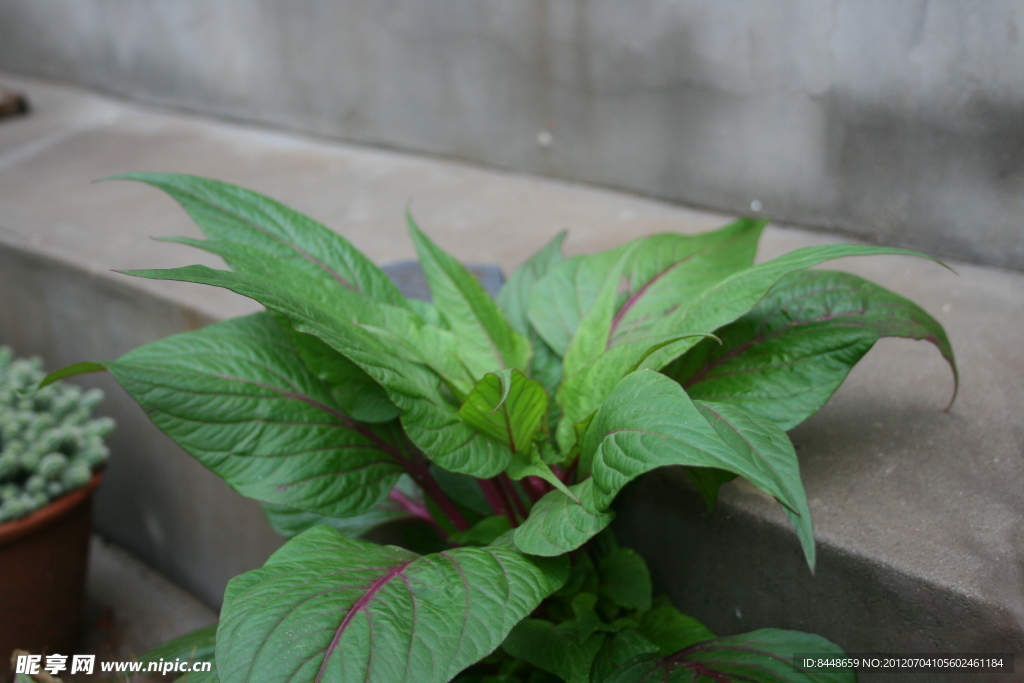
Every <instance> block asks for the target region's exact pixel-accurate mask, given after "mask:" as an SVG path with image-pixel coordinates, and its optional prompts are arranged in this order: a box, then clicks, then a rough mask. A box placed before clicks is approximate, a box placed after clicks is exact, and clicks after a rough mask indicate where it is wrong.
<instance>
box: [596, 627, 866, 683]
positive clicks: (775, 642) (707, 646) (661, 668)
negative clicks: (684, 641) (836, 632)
mask: <svg viewBox="0 0 1024 683" xmlns="http://www.w3.org/2000/svg"><path fill="white" fill-rule="evenodd" d="M798 653H807V654H811V653H818V654H822V655H825V656H831V657H836V656H838V657H841V656H843V651H842V649H840V648H839V647H838V646H836V645H835V644H833V643H831V642H829V641H827V640H825V639H824V638H822V637H820V636H815V635H811V634H809V633H800V632H798V631H782V630H778V629H770V628H766V629H761V630H759V631H752V632H750V633H745V634H743V635H738V636H728V637H725V638H716V639H714V640H707V641H704V642H701V643H697V644H695V645H691V646H689V647H687V648H686V649H684V650H681V651H679V652H677V653H675V654H673V655H671V656H669V657H665V658H662V657H661V656H660V655H648V656H646V657H644V656H641V657H636V658H634V659H632V660H629V661H627V662H626V663H624V664H622V665H621V666H619V667H618V668H617V669H616V670H615V671H614V672H612V673H611V674H610V675H608V676H605V677H604V678H601V679H595V681H594V683H641V682H644V683H646V682H648V681H659V683H661V682H664V683H684V682H685V683H744V682H745V683H749V682H751V681H756V682H757V683H853V682H854V681H856V680H857V677H856V673H855V672H854V671H853V670H852V669H845V670H841V669H803V668H796V667H794V666H793V655H794V654H798Z"/></svg>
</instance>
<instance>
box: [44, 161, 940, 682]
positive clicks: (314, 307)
mask: <svg viewBox="0 0 1024 683" xmlns="http://www.w3.org/2000/svg"><path fill="white" fill-rule="evenodd" d="M123 177H125V178H129V179H134V180H139V181H142V182H145V183H149V184H150V185H153V186H155V187H157V188H160V189H162V190H164V191H166V192H167V193H169V194H170V195H171V196H172V197H173V198H174V199H176V200H177V201H178V202H180V203H181V205H182V206H183V207H184V208H185V210H186V211H188V213H189V214H191V216H192V217H193V218H194V219H195V220H196V222H197V223H198V224H199V226H200V228H202V230H203V232H204V233H205V234H206V236H207V238H208V240H206V241H200V240H193V239H184V238H182V239H177V240H176V241H179V242H184V243H186V244H190V245H193V246H195V247H198V248H200V249H204V250H206V251H209V252H212V253H214V254H217V255H219V256H221V257H223V259H224V261H225V262H226V263H227V264H228V266H229V268H230V270H217V269H213V268H208V267H205V266H188V267H184V268H177V269H171V270H150V271H131V272H129V274H131V275H135V276H139V277H147V278H155V279H163V280H180V281H189V282H198V283H203V284H208V285H213V286H217V287H224V288H227V289H230V290H233V291H235V292H237V293H239V294H242V295H244V296H247V297H250V298H252V299H255V300H256V301H258V302H260V303H261V304H263V305H264V306H265V307H266V309H267V310H266V311H265V312H263V313H258V314H255V315H250V316H246V317H242V318H236V319H233V320H228V321H226V322H222V323H218V324H215V325H211V326H209V327H207V328H205V329H201V330H197V331H191V332H185V333H182V334H178V335H174V336H171V337H168V338H166V339H163V340H160V341H157V342H154V343H151V344H148V345H145V346H142V347H140V348H138V349H136V350H134V351H132V352H130V353H128V354H127V355H125V356H123V357H122V358H120V359H118V360H115V361H110V362H105V363H86V364H82V365H79V366H72V367H70V368H67V369H65V370H64V371H62V372H60V373H57V374H56V375H54V377H55V378H56V377H60V376H66V375H69V374H73V373H75V372H84V371H93V370H98V369H104V368H105V369H107V370H109V371H110V372H111V373H112V374H113V376H114V377H115V378H116V379H117V380H118V381H119V382H120V383H121V385H122V386H124V388H125V389H126V390H127V391H128V392H129V393H130V394H131V395H132V396H133V397H134V398H135V399H136V400H137V401H138V402H139V403H140V404H141V405H142V407H143V408H144V409H145V410H146V412H147V413H148V415H149V416H150V417H151V418H152V419H153V421H154V422H155V423H156V424H157V425H158V426H159V427H160V428H161V429H162V430H163V431H164V432H166V433H167V434H168V435H169V436H171V437H172V438H173V439H175V440H176V441H177V442H178V443H179V444H180V445H181V446H182V447H183V448H184V449H185V450H186V451H188V452H189V453H191V454H192V455H193V456H195V457H196V458H197V459H198V460H199V461H201V462H202V463H203V464H204V465H206V466H207V467H208V468H210V469H211V470H212V471H213V472H215V473H216V474H218V475H219V476H221V477H223V478H224V480H225V481H226V482H227V483H228V484H230V485H231V486H232V487H233V488H234V489H235V490H236V491H238V492H240V493H242V494H243V495H246V496H250V497H252V498H255V499H257V500H260V501H263V503H264V504H265V505H266V509H267V512H268V516H269V517H270V519H271V521H272V523H274V524H275V526H276V527H277V528H278V529H279V530H281V531H282V532H283V533H285V534H286V535H288V536H291V537H292V538H291V539H290V540H289V541H288V542H287V543H286V544H285V545H284V547H282V548H281V549H280V550H279V551H278V552H276V553H275V554H274V555H272V556H271V557H270V559H269V560H268V561H267V563H266V565H265V566H264V567H263V568H261V569H257V570H255V571H251V572H247V573H245V574H242V575H241V576H239V577H237V578H235V579H233V580H232V581H231V582H230V583H229V585H228V588H227V591H226V593H225V596H224V605H223V609H222V611H221V619H220V623H219V625H218V626H217V627H216V628H215V629H207V630H205V631H202V632H197V633H194V634H190V635H189V636H187V637H186V638H184V639H183V640H181V641H176V642H172V643H170V644H168V645H166V646H164V647H162V648H161V649H160V650H159V651H158V652H156V653H153V654H152V655H151V658H156V659H159V660H163V661H164V662H176V663H178V664H180V666H179V668H174V669H172V670H173V671H175V672H182V671H186V670H188V666H187V665H186V662H188V661H189V660H190V659H191V658H199V659H206V660H209V661H212V662H215V667H213V669H212V671H210V672H206V673H202V672H200V673H194V674H189V675H190V678H189V680H191V681H195V680H217V679H218V678H219V680H221V681H223V682H224V683H228V682H231V681H248V680H259V681H357V680H358V681H375V682H380V683H391V682H393V681H410V682H411V681H415V682H417V683H431V682H438V683H441V682H443V681H448V680H453V679H454V680H457V681H463V682H465V683H470V682H474V683H499V682H504V683H513V682H517V681H518V682H519V683H542V682H548V681H566V682H567V683H586V682H591V683H631V682H637V681H649V680H658V681H677V680H679V681H682V680H687V681H690V680H694V681H697V680H699V681H718V682H721V681H754V680H756V681H763V680H764V681H767V680H771V681H777V680H785V681H818V680H829V681H845V680H852V678H853V676H854V674H853V672H851V671H850V670H849V669H828V670H822V671H818V670H811V669H802V668H799V667H796V668H794V666H793V661H792V655H793V654H794V653H822V654H824V655H826V656H831V655H837V654H841V652H842V651H841V650H840V649H839V648H838V647H837V646H836V645H834V644H833V643H830V642H829V641H827V640H826V639H824V638H821V637H818V636H815V635H811V634H805V633H797V632H792V631H784V630H776V629H762V630H758V631H755V632H752V633H747V634H740V635H728V636H722V637H718V636H716V635H715V634H713V633H711V632H710V631H709V630H708V629H707V628H706V627H704V626H703V625H702V624H700V623H699V622H697V621H696V620H695V619H693V618H691V617H689V616H687V615H685V614H682V613H681V612H679V611H678V610H677V609H676V608H675V607H674V606H673V605H671V604H669V603H668V602H666V601H664V600H663V599H659V598H655V597H654V596H652V587H651V581H650V576H649V573H648V571H647V567H646V565H645V564H644V561H643V559H642V558H641V557H640V556H639V555H638V554H637V553H635V552H634V551H632V550H630V549H629V548H626V547H622V546H619V545H618V543H617V542H616V539H615V537H614V534H613V533H612V532H611V531H610V530H609V524H610V523H611V521H612V519H613V517H614V516H615V511H614V505H613V504H614V501H615V497H616V494H617V493H618V492H619V491H620V490H621V489H622V488H623V487H624V486H626V485H627V484H628V483H629V482H630V481H631V480H633V479H634V478H636V477H638V476H640V475H642V474H644V473H646V472H649V471H651V470H653V469H656V468H659V467H664V466H677V467H682V468H685V470H686V472H687V473H688V474H689V475H690V478H691V479H692V480H693V483H694V485H695V486H696V488H697V490H698V491H699V492H700V494H702V495H703V496H704V498H705V499H706V501H707V503H708V505H709V506H710V505H713V504H714V502H715V499H716V496H717V492H718V488H719V486H720V485H722V484H723V483H724V482H727V481H729V480H730V479H732V478H734V477H737V476H741V477H744V478H746V479H747V480H748V481H749V482H751V483H752V484H753V485H755V486H757V487H758V488H760V489H761V490H763V491H765V492H767V493H769V494H770V495H772V496H773V497H775V498H776V499H777V500H778V501H779V502H780V504H782V506H783V507H784V509H785V511H786V513H787V514H788V515H789V517H790V519H791V520H792V521H793V524H794V527H795V530H796V533H797V536H798V538H799V540H800V543H801V544H802V547H803V550H804V554H805V556H806V559H807V562H808V564H809V565H810V566H811V567H812V568H813V566H814V562H815V549H814V537H813V530H812V523H811V516H810V511H809V508H808V503H807V498H806V496H805V494H804V490H803V486H802V484H801V481H800V474H799V464H798V462H797V458H796V454H795V452H794V449H793V446H792V444H791V443H790V441H789V439H788V437H787V436H786V432H785V430H786V429H789V428H791V427H793V426H795V425H796V424H798V423H800V422H801V421H802V420H804V419H806V418H807V417H808V416H809V415H811V414H812V413H814V412H815V411H816V410H817V409H818V408H820V407H821V406H822V405H823V404H824V403H825V401H826V400H827V399H828V398H829V396H830V395H831V394H832V393H833V392H834V391H835V389H836V388H837V387H838V386H839V384H840V383H841V382H842V380H843V379H844V378H845V376H846V374H847V373H848V372H849V370H850V368H851V367H852V366H853V365H854V364H855V363H856V362H857V361H858V360H859V359H860V357H861V356H863V355H864V353H866V352H867V350H868V349H869V348H870V347H871V346H872V344H873V343H874V342H875V341H876V340H877V339H878V338H880V337H883V336H898V337H906V338H910V339H923V340H928V341H930V342H931V343H933V344H934V345H935V346H936V347H938V349H939V351H940V352H941V353H942V355H943V356H944V357H945V358H946V359H947V360H948V361H949V363H950V365H951V366H952V367H953V368H954V377H955V365H954V360H953V352H952V350H951V348H950V345H949V341H948V340H947V338H946V335H945V332H944V331H943V329H942V327H941V326H940V325H939V324H938V323H937V322H936V321H935V320H934V319H933V318H932V317H931V316H929V315H928V314H927V313H926V312H925V311H923V310H922V309H920V308H919V307H917V306H916V305H914V304H912V303H910V302H909V301H906V300H905V299H903V298H901V297H900V296H899V295H897V294H895V293H893V292H890V291H887V290H885V289H883V288H882V287H879V286H878V285H874V284H872V283H870V282H866V281H865V280H862V279H861V278H859V277H856V276H854V275H849V274H845V273H838V272H831V271H825V270H807V268H809V267H810V266H814V265H817V264H820V263H822V262H824V261H827V260H829V259H833V258H838V257H842V256H866V255H880V254H914V255H919V254H915V252H910V251H906V250H903V249H890V248H884V247H875V246H857V245H829V246H822V247H811V248H806V249H800V250H797V251H794V252H792V253H790V254H786V255H784V256H781V257H779V258H776V259H773V260H771V261H768V262H766V263H762V264H758V265H754V264H753V259H754V253H755V250H756V247H757V241H758V237H759V235H760V233H761V230H762V228H763V226H764V223H763V222H762V221H753V220H739V221H737V222H735V223H733V224H731V225H728V226H726V227H724V228H722V229H720V230H717V231H714V232H710V233H705V234H701V235H692V236H685V235H673V234H662V235H654V236H651V237H644V238H640V239H636V240H633V241H631V242H629V243H627V244H625V245H623V246H621V247H618V248H615V249H611V250H609V251H605V252H601V253H598V254H594V255H589V256H577V257H573V258H565V257H564V256H563V255H562V253H561V249H560V245H561V241H562V238H563V237H564V235H560V236H559V237H557V238H555V240H554V241H553V242H552V243H550V244H549V245H547V246H546V247H545V248H544V249H542V250H541V251H540V252H539V253H538V254H537V255H536V256H534V257H533V258H531V259H530V260H529V261H527V262H526V263H525V264H524V265H523V266H522V267H521V268H520V269H519V270H518V271H516V272H515V273H514V274H513V275H512V276H511V277H510V279H509V280H508V282H507V283H505V285H504V287H503V288H502V290H501V291H500V293H499V295H498V296H497V298H496V300H495V299H492V298H491V297H490V296H489V295H488V294H487V293H486V292H485V291H484V289H483V288H482V287H481V285H480V284H479V282H478V281H477V280H476V279H474V278H473V276H472V275H471V274H470V273H469V272H468V271H467V270H466V269H465V268H464V267H463V266H462V265H460V264H459V263H458V262H457V261H456V260H455V259H454V258H453V257H451V256H450V255H448V254H447V253H445V252H444V251H442V250H441V249H440V248H439V247H438V246H437V245H435V244H434V243H433V242H432V241H431V240H430V239H428V238H427V237H426V235H424V234H423V233H422V232H421V231H420V230H419V229H418V228H417V227H416V225H415V224H414V223H413V221H412V219H411V217H410V219H409V229H410V234H411V237H412V240H413V242H414V243H415V246H416V249H417V250H418V252H419V257H420V261H421V263H422V266H423V270H424V272H425V274H426V278H427V281H428V283H429V285H430V289H431V292H432V295H433V302H432V303H426V302H422V301H416V300H410V299H406V298H405V297H404V296H402V294H401V293H400V292H399V291H398V289H397V288H396V287H395V286H394V284H393V283H392V282H391V281H390V280H389V279H388V278H387V277H386V276H385V275H384V273H383V272H382V271H380V270H379V269H378V268H377V267H376V266H375V265H374V264H373V263H371V262H370V261H369V260H368V259H367V258H365V257H364V256H363V255H362V254H361V253H360V252H358V251H357V250H356V249H355V248H354V247H353V246H352V245H351V244H349V243H348V242H347V241H346V240H345V239H344V238H342V237H341V236H339V235H338V234H336V233H334V232H332V231H330V230H328V229H327V228H325V227H323V226H321V225H319V224H317V223H315V222H314V221H312V220H311V219H309V218H307V217H305V216H302V215H301V214H298V213H296V212H295V211H292V210H291V209H289V208H287V207H285V206H283V205H281V204H279V203H277V202H275V201H273V200H271V199H268V198H266V197H263V196H260V195H257V194H254V193H252V192H248V191H246V190H243V189H241V188H238V187H234V186H230V185H226V184H223V183H218V182H215V181H211V180H206V179H202V178H196V177H189V176H180V175H159V174H134V175H129V176H123ZM384 523H390V525H391V531H392V532H395V530H396V529H403V531H402V533H401V538H402V546H403V547H399V546H395V545H390V546H389V545H378V544H376V543H373V542H371V541H369V540H365V539H363V538H361V537H363V536H364V535H367V534H368V533H369V534H370V535H371V536H372V533H373V532H372V530H374V529H375V528H377V527H379V526H380V525H382V524H384ZM417 524H418V526H417ZM403 525H405V526H403ZM197 653H198V654H197ZM178 664H176V666H178Z"/></svg>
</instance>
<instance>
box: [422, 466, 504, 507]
mask: <svg viewBox="0 0 1024 683" xmlns="http://www.w3.org/2000/svg"><path fill="white" fill-rule="evenodd" d="M430 476H432V477H433V478H434V479H435V480H436V481H437V483H438V485H439V486H440V487H441V490H442V491H444V493H445V495H446V496H448V497H449V498H451V499H452V500H453V501H454V502H455V503H457V504H458V505H459V506H460V507H461V508H462V509H463V510H466V511H469V512H470V513H471V514H472V515H475V516H476V517H489V516H490V515H492V514H494V510H493V509H492V508H491V505H490V503H488V502H487V498H486V497H485V496H484V493H483V491H481V490H480V483H479V482H478V481H477V480H476V479H475V478H474V477H470V476H467V475H465V474H457V473H455V472H449V471H448V470H446V469H443V468H441V467H438V466H437V465H431V466H430Z"/></svg>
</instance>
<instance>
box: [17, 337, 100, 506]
mask: <svg viewBox="0 0 1024 683" xmlns="http://www.w3.org/2000/svg"><path fill="white" fill-rule="evenodd" d="M44 374H45V373H44V372H43V364H42V361H41V360H40V359H39V358H32V359H15V358H14V354H13V353H12V352H11V350H10V349H9V348H7V347H5V346H4V347H0V523H3V522H9V521H11V520H15V519H18V518H20V517H24V516H25V515H27V514H29V513H31V512H35V511H36V510H38V509H39V508H41V507H43V506H45V505H46V504H48V503H49V502H50V501H52V500H55V499H57V498H60V497H61V496H63V495H64V494H66V493H69V492H71V491H74V490H75V489H78V488H81V487H83V486H85V485H86V484H87V483H88V482H89V479H90V478H91V477H92V473H93V471H94V470H95V469H96V468H97V467H99V466H100V465H102V464H103V463H104V462H106V460H107V456H108V455H109V451H108V450H107V447H106V445H104V443H103V439H104V438H105V437H106V436H107V435H108V434H110V432H111V430H112V429H113V428H114V421H113V420H111V419H110V418H109V417H101V418H99V419H95V420H93V419H91V417H92V413H93V411H94V410H95V409H96V407H97V406H98V405H99V404H100V401H102V400H103V392H102V391H101V390H99V389H89V390H88V391H85V390H82V389H81V388H79V387H76V386H74V385H73V384H64V383H61V382H57V383H55V384H51V385H49V386H46V387H43V388H42V389H40V390H39V391H37V392H36V393H34V394H26V393H25V392H26V390H28V389H31V388H32V387H33V386H35V385H36V384H38V382H39V381H40V380H42V379H43V376H44Z"/></svg>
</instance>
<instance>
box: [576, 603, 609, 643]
mask: <svg viewBox="0 0 1024 683" xmlns="http://www.w3.org/2000/svg"><path fill="white" fill-rule="evenodd" d="M569 606H570V607H571V608H572V613H573V616H574V617H575V618H576V632H577V635H578V638H579V643H580V644H581V645H582V644H583V642H584V641H586V639H587V638H589V637H590V635H591V634H592V633H593V632H594V631H597V630H610V628H609V627H608V625H607V624H605V623H604V622H603V621H602V620H601V617H600V616H599V615H598V613H597V610H596V609H595V607H596V606H597V595H595V594H594V593H580V594H578V595H576V596H574V597H573V599H572V600H571V601H570V602H569Z"/></svg>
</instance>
